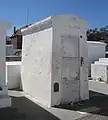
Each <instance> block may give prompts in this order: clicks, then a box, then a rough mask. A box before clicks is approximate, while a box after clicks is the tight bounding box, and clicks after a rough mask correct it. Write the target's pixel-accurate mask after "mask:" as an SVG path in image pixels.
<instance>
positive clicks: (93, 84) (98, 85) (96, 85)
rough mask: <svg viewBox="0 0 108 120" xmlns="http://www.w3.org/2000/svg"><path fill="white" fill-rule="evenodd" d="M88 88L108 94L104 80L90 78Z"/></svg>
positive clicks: (107, 87)
mask: <svg viewBox="0 0 108 120" xmlns="http://www.w3.org/2000/svg"><path fill="white" fill-rule="evenodd" d="M89 90H91V91H95V92H99V93H102V94H105V95H108V84H107V83H105V82H99V81H94V80H90V81H89Z"/></svg>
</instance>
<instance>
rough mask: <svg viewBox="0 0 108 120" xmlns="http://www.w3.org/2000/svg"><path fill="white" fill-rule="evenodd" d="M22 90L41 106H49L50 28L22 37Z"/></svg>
mask: <svg viewBox="0 0 108 120" xmlns="http://www.w3.org/2000/svg"><path fill="white" fill-rule="evenodd" d="M23 39H24V40H23V49H22V54H23V55H22V56H23V57H22V70H21V73H22V85H23V90H24V92H26V93H29V94H30V95H31V96H33V97H35V98H36V99H38V100H39V101H40V102H42V103H43V104H45V105H47V106H50V104H51V64H52V61H51V56H52V28H49V29H45V30H43V31H40V32H37V33H33V34H30V35H26V36H24V37H23Z"/></svg>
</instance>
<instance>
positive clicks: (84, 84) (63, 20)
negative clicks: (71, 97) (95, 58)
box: [51, 15, 89, 105]
mask: <svg viewBox="0 0 108 120" xmlns="http://www.w3.org/2000/svg"><path fill="white" fill-rule="evenodd" d="M52 23H53V54H52V63H53V65H52V66H53V68H52V87H51V88H52V94H51V95H52V96H51V98H52V105H53V104H59V103H60V101H61V98H62V96H61V95H62V89H61V88H60V92H53V89H54V88H53V86H54V85H53V84H54V82H56V81H59V83H60V84H62V83H61V71H62V70H61V68H62V67H61V66H62V65H61V64H62V63H61V57H62V53H61V36H63V35H73V36H78V37H79V39H80V43H79V44H80V46H79V52H80V57H83V58H84V64H83V65H82V66H81V67H80V91H79V92H80V93H79V94H80V99H82V100H84V99H89V91H88V69H87V63H88V62H87V60H88V52H87V51H88V50H87V44H86V41H87V37H86V30H87V23H86V22H85V21H83V20H82V19H80V18H78V17H76V16H73V15H60V16H56V17H55V16H54V17H52ZM80 36H82V38H80ZM56 68H57V69H56ZM58 68H59V69H58ZM53 75H54V76H53ZM60 87H61V86H60Z"/></svg>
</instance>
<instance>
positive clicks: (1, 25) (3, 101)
mask: <svg viewBox="0 0 108 120" xmlns="http://www.w3.org/2000/svg"><path fill="white" fill-rule="evenodd" d="M10 27H11V24H10V23H8V22H5V21H0V108H3V107H9V106H11V98H10V97H8V88H7V84H6V80H5V54H6V35H7V29H8V28H10Z"/></svg>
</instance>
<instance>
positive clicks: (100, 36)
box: [87, 25, 108, 42]
mask: <svg viewBox="0 0 108 120" xmlns="http://www.w3.org/2000/svg"><path fill="white" fill-rule="evenodd" d="M87 40H88V41H104V42H108V25H107V26H105V27H102V28H100V29H97V28H95V29H89V30H88V31H87Z"/></svg>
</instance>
